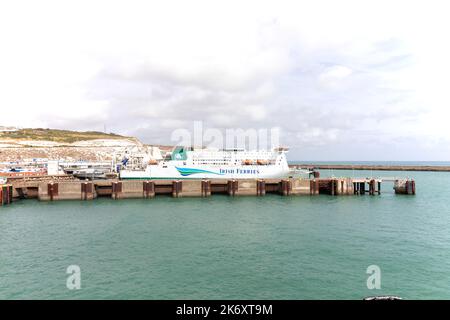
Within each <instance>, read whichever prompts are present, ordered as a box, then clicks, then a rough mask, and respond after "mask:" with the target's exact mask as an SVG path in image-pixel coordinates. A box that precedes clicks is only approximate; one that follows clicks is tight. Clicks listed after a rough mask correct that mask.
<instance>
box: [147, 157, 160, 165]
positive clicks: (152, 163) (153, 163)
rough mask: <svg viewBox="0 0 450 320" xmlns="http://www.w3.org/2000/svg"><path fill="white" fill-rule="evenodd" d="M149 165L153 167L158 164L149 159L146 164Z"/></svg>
mask: <svg viewBox="0 0 450 320" xmlns="http://www.w3.org/2000/svg"><path fill="white" fill-rule="evenodd" d="M148 164H149V165H151V166H154V165H157V164H158V161H156V160H155V159H150V161H149V162H148Z"/></svg>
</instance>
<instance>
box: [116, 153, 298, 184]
mask: <svg viewBox="0 0 450 320" xmlns="http://www.w3.org/2000/svg"><path fill="white" fill-rule="evenodd" d="M287 151H288V149H287V148H283V147H279V148H274V149H273V150H267V151H264V150H257V151H246V150H244V149H225V150H215V149H194V148H192V147H181V146H179V147H176V148H174V150H173V151H172V152H171V153H168V154H167V155H166V156H165V157H164V158H163V159H162V160H155V159H150V158H148V159H146V158H142V161H143V162H144V165H139V166H130V165H128V163H129V162H131V161H129V159H124V161H123V167H122V168H121V170H120V178H121V179H252V178H255V179H258V178H261V179H262V178H265V179H267V178H283V177H287V176H288V175H289V173H290V170H289V166H288V163H287V160H286V152H287Z"/></svg>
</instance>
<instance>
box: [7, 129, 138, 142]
mask: <svg viewBox="0 0 450 320" xmlns="http://www.w3.org/2000/svg"><path fill="white" fill-rule="evenodd" d="M0 139H14V140H42V141H54V142H60V143H73V142H76V141H84V140H94V139H133V140H135V139H134V138H130V137H125V136H120V135H117V134H114V133H103V132H97V131H83V132H79V131H70V130H57V129H42V128H37V129H19V130H17V131H3V132H0Z"/></svg>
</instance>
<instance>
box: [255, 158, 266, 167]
mask: <svg viewBox="0 0 450 320" xmlns="http://www.w3.org/2000/svg"><path fill="white" fill-rule="evenodd" d="M256 163H257V164H258V165H260V166H265V165H267V164H269V161H267V160H261V159H258V160H257V161H256Z"/></svg>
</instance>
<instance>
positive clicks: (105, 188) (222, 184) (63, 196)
mask: <svg viewBox="0 0 450 320" xmlns="http://www.w3.org/2000/svg"><path fill="white" fill-rule="evenodd" d="M386 181H390V182H393V183H394V190H395V193H396V194H399V195H400V194H405V195H414V194H415V193H416V185H415V181H414V180H410V179H403V180H399V179H397V180H392V179H391V180H386ZM382 182H383V179H379V178H313V179H302V178H295V179H294V178H289V179H231V180H224V179H212V180H207V179H203V180H200V179H199V180H193V179H192V180H191V179H189V180H188V179H186V180H118V179H112V180H93V181H83V180H73V179H71V180H58V179H52V177H49V179H48V180H44V181H42V180H39V181H21V180H20V179H15V180H13V181H12V183H11V184H8V185H2V186H1V188H0V190H1V193H0V199H1V205H4V204H9V203H11V202H12V200H13V198H17V199H26V198H38V199H39V200H42V201H56V200H92V199H95V198H98V197H108V198H112V199H114V200H119V199H132V198H135V199H137V198H141V199H142V198H143V199H151V198H153V197H155V196H162V195H165V196H170V197H174V198H181V197H209V196H211V195H215V194H224V195H228V196H260V197H261V196H265V195H267V194H278V195H282V196H299V195H310V196H313V195H314V196H315V195H319V194H327V195H331V196H344V195H345V196H349V195H364V194H368V195H372V196H374V195H380V194H381V183H382Z"/></svg>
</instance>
